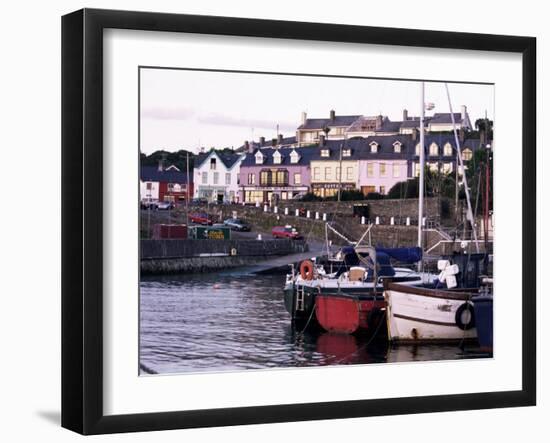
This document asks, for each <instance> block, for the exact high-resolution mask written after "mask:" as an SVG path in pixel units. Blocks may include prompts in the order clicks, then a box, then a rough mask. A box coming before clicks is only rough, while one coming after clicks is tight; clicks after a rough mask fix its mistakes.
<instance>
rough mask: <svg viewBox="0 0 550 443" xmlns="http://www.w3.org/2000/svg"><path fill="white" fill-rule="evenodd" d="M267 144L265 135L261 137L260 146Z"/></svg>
mask: <svg viewBox="0 0 550 443" xmlns="http://www.w3.org/2000/svg"><path fill="white" fill-rule="evenodd" d="M263 145H265V137H260V146H263Z"/></svg>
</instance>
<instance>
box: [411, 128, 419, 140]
mask: <svg viewBox="0 0 550 443" xmlns="http://www.w3.org/2000/svg"><path fill="white" fill-rule="evenodd" d="M411 135H412V141H413V142H415V141H416V140H417V139H418V129H416V128H413V130H412V133H411Z"/></svg>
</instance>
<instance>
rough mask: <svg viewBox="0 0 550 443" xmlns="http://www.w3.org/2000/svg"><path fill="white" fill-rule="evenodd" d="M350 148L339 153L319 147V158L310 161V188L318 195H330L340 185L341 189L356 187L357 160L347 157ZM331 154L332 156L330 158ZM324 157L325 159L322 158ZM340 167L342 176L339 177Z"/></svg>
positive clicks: (349, 155) (333, 193)
mask: <svg viewBox="0 0 550 443" xmlns="http://www.w3.org/2000/svg"><path fill="white" fill-rule="evenodd" d="M349 151H350V150H348V151H346V150H345V149H344V150H343V152H342V161H341V162H340V153H339V152H336V151H335V150H329V149H325V150H323V149H322V148H321V150H320V158H319V159H318V160H312V161H311V165H310V167H311V170H310V172H311V190H312V192H313V193H314V194H315V195H318V196H319V197H332V196H334V195H336V194H337V193H338V189H339V188H340V187H341V189H342V190H343V191H346V190H352V189H357V179H358V161H357V160H351V159H347V160H346V157H351V152H349ZM331 156H332V158H330V157H331ZM324 158H326V159H324ZM340 168H341V171H342V177H341V178H340Z"/></svg>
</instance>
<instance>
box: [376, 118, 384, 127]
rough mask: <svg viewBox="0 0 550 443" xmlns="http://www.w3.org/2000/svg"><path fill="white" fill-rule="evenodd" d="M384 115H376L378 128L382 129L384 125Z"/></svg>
mask: <svg viewBox="0 0 550 443" xmlns="http://www.w3.org/2000/svg"><path fill="white" fill-rule="evenodd" d="M382 121H383V119H382V116H381V115H377V116H376V129H380V128H381V127H382Z"/></svg>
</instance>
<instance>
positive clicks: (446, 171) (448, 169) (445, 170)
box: [443, 163, 453, 174]
mask: <svg viewBox="0 0 550 443" xmlns="http://www.w3.org/2000/svg"><path fill="white" fill-rule="evenodd" d="M451 172H453V164H452V163H443V173H444V174H450V173H451Z"/></svg>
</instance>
